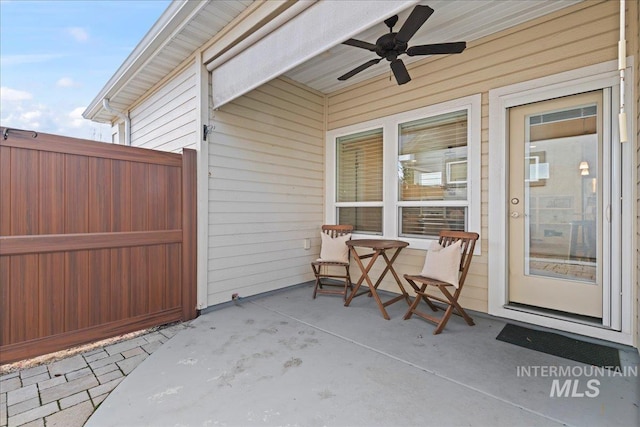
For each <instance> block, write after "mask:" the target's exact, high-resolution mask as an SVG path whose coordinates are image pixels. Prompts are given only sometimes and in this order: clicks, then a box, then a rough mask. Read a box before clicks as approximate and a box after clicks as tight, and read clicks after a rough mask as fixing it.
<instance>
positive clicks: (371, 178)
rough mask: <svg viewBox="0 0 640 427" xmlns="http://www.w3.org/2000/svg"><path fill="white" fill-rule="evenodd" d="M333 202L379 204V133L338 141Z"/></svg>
mask: <svg viewBox="0 0 640 427" xmlns="http://www.w3.org/2000/svg"><path fill="white" fill-rule="evenodd" d="M337 150H338V152H337V168H338V170H337V174H338V183H337V186H336V188H337V195H336V201H337V202H380V201H382V155H383V154H382V129H376V130H373V131H368V132H362V133H358V134H355V135H349V136H344V137H340V138H338V144H337Z"/></svg>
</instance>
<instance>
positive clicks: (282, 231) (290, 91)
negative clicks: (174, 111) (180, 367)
mask: <svg viewBox="0 0 640 427" xmlns="http://www.w3.org/2000/svg"><path fill="white" fill-rule="evenodd" d="M213 90H215V88H213ZM211 114H212V116H213V117H212V120H211V124H212V125H213V126H214V130H213V132H212V133H211V134H210V135H209V174H210V176H209V248H208V252H209V254H208V256H209V262H208V277H209V283H208V297H207V303H208V305H213V304H217V303H221V302H225V301H229V300H230V299H231V295H232V294H233V293H238V294H239V295H240V296H241V297H245V296H249V295H254V294H257V293H260V292H266V291H270V290H274V289H279V288H283V287H286V286H290V285H295V284H299V283H303V282H307V281H310V280H312V279H313V274H312V271H311V267H310V262H311V261H312V260H314V259H315V258H317V257H318V253H319V245H320V242H319V240H320V236H319V232H320V228H319V226H320V224H322V218H323V188H324V186H323V185H324V182H323V174H324V124H323V123H324V97H323V96H322V95H320V94H318V93H316V92H314V91H311V90H308V89H305V88H303V87H301V86H300V85H297V84H295V83H292V82H290V81H288V80H285V79H276V80H274V81H272V82H269V83H267V84H265V85H263V86H261V87H259V88H257V89H255V90H253V91H251V92H249V93H248V94H246V95H244V96H242V97H240V98H238V99H236V100H235V101H233V102H231V103H229V104H227V105H225V106H223V107H222V108H220V109H219V110H215V111H212V112H211ZM305 239H310V241H311V249H309V250H305V249H304V242H305Z"/></svg>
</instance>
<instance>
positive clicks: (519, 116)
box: [506, 90, 610, 322]
mask: <svg viewBox="0 0 640 427" xmlns="http://www.w3.org/2000/svg"><path fill="white" fill-rule="evenodd" d="M603 133H604V132H603V92H602V91H601V90H598V91H593V92H588V93H583V94H579V95H573V96H567V97H562V98H558V99H553V100H548V101H542V102H536V103H532V104H527V105H523V106H518V107H512V108H511V109H510V110H509V190H508V197H509V200H507V201H506V202H507V204H508V212H509V217H508V234H509V239H508V245H509V260H508V261H509V263H508V266H509V274H508V283H509V290H508V295H509V303H510V304H518V305H522V306H524V307H533V308H538V309H540V308H541V309H546V310H552V311H553V312H559V313H560V314H570V315H578V316H585V317H586V318H587V320H590V321H594V322H602V318H603V292H609V279H608V276H607V275H605V274H603V273H604V272H605V271H609V265H610V252H609V251H608V250H607V247H606V246H605V245H604V244H603V242H605V241H608V237H609V231H608V226H609V222H608V221H607V219H606V218H603V216H605V215H603V212H605V211H606V209H607V206H608V201H605V200H604V195H605V194H608V192H606V191H603V189H606V188H608V186H609V185H610V180H609V178H608V177H607V176H605V173H604V170H605V169H608V168H603V159H604V158H608V157H609V156H608V155H607V154H606V153H604V152H603V150H604V147H605V145H606V146H608V145H609V144H604V143H603V142H604V140H605V137H604V135H603ZM607 142H608V138H607ZM553 312H552V313H553Z"/></svg>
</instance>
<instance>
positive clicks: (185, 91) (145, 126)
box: [130, 63, 198, 152]
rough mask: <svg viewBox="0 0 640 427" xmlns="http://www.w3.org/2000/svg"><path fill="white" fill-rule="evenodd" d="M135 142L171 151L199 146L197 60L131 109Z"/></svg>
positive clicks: (132, 139)
mask: <svg viewBox="0 0 640 427" xmlns="http://www.w3.org/2000/svg"><path fill="white" fill-rule="evenodd" d="M130 118H131V145H133V146H135V147H142V148H150V149H154V150H163V151H171V152H181V151H182V149H183V148H193V149H196V148H197V147H196V142H197V123H198V113H197V88H196V68H195V63H191V64H190V65H188V66H187V67H186V68H185V69H184V70H183V71H181V72H179V73H177V74H176V75H175V76H174V77H173V78H171V79H170V80H168V81H167V82H166V83H165V84H163V85H162V86H161V87H160V88H159V89H158V90H157V91H156V92H154V93H153V94H151V95H150V96H149V97H147V98H146V99H144V100H143V101H142V102H141V103H140V104H138V105H136V106H135V107H134V108H133V109H132V110H131V112H130Z"/></svg>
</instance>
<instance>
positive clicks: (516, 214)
mask: <svg viewBox="0 0 640 427" xmlns="http://www.w3.org/2000/svg"><path fill="white" fill-rule="evenodd" d="M511 218H520V214H519V213H518V212H515V211H514V212H511Z"/></svg>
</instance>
